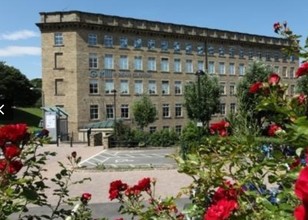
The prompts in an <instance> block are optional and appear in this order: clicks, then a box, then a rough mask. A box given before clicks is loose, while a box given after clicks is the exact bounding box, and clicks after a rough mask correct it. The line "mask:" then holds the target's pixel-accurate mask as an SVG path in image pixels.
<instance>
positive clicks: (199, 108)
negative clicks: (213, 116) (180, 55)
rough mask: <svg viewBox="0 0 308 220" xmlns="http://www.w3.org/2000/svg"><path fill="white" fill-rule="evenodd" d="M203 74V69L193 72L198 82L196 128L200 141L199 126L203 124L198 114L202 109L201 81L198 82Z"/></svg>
mask: <svg viewBox="0 0 308 220" xmlns="http://www.w3.org/2000/svg"><path fill="white" fill-rule="evenodd" d="M204 74H205V72H204V71H202V70H198V71H197V72H196V73H195V75H196V76H197V80H198V82H197V93H198V94H197V99H198V117H197V119H198V122H197V127H198V130H199V141H200V138H201V132H200V127H202V126H203V123H202V119H201V116H200V113H201V111H202V109H201V105H200V97H201V91H200V90H201V88H200V87H201V82H200V76H203V75H204Z"/></svg>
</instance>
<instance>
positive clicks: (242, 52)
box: [238, 49, 244, 59]
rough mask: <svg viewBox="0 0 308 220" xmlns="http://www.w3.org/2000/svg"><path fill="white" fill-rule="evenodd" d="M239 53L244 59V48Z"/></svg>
mask: <svg viewBox="0 0 308 220" xmlns="http://www.w3.org/2000/svg"><path fill="white" fill-rule="evenodd" d="M238 55H239V58H241V59H243V58H244V50H243V49H240V50H239V54H238Z"/></svg>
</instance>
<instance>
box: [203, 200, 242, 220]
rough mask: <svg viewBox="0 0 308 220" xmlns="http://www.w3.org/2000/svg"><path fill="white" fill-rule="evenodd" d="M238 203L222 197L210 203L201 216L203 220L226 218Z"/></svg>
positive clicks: (221, 219)
mask: <svg viewBox="0 0 308 220" xmlns="http://www.w3.org/2000/svg"><path fill="white" fill-rule="evenodd" d="M237 206H238V204H237V202H236V201H235V200H227V199H222V200H219V201H218V202H217V203H216V204H213V205H211V206H210V207H209V208H208V210H207V211H206V213H205V214H204V216H203V219H204V220H224V219H228V218H229V217H230V215H231V213H232V211H233V210H235V209H236V208H237Z"/></svg>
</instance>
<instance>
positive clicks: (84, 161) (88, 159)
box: [78, 149, 106, 166]
mask: <svg viewBox="0 0 308 220" xmlns="http://www.w3.org/2000/svg"><path fill="white" fill-rule="evenodd" d="M105 151H106V149H104V150H102V151H100V152H99V153H97V154H94V155H93V156H91V157H89V158H87V159H85V160H83V161H81V162H80V163H79V164H78V166H80V164H82V163H85V162H87V161H89V160H91V159H92V158H94V157H96V156H97V155H100V154H102V153H103V152H105Z"/></svg>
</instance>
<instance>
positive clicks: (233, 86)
mask: <svg viewBox="0 0 308 220" xmlns="http://www.w3.org/2000/svg"><path fill="white" fill-rule="evenodd" d="M234 95H236V86H235V85H230V96H234Z"/></svg>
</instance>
